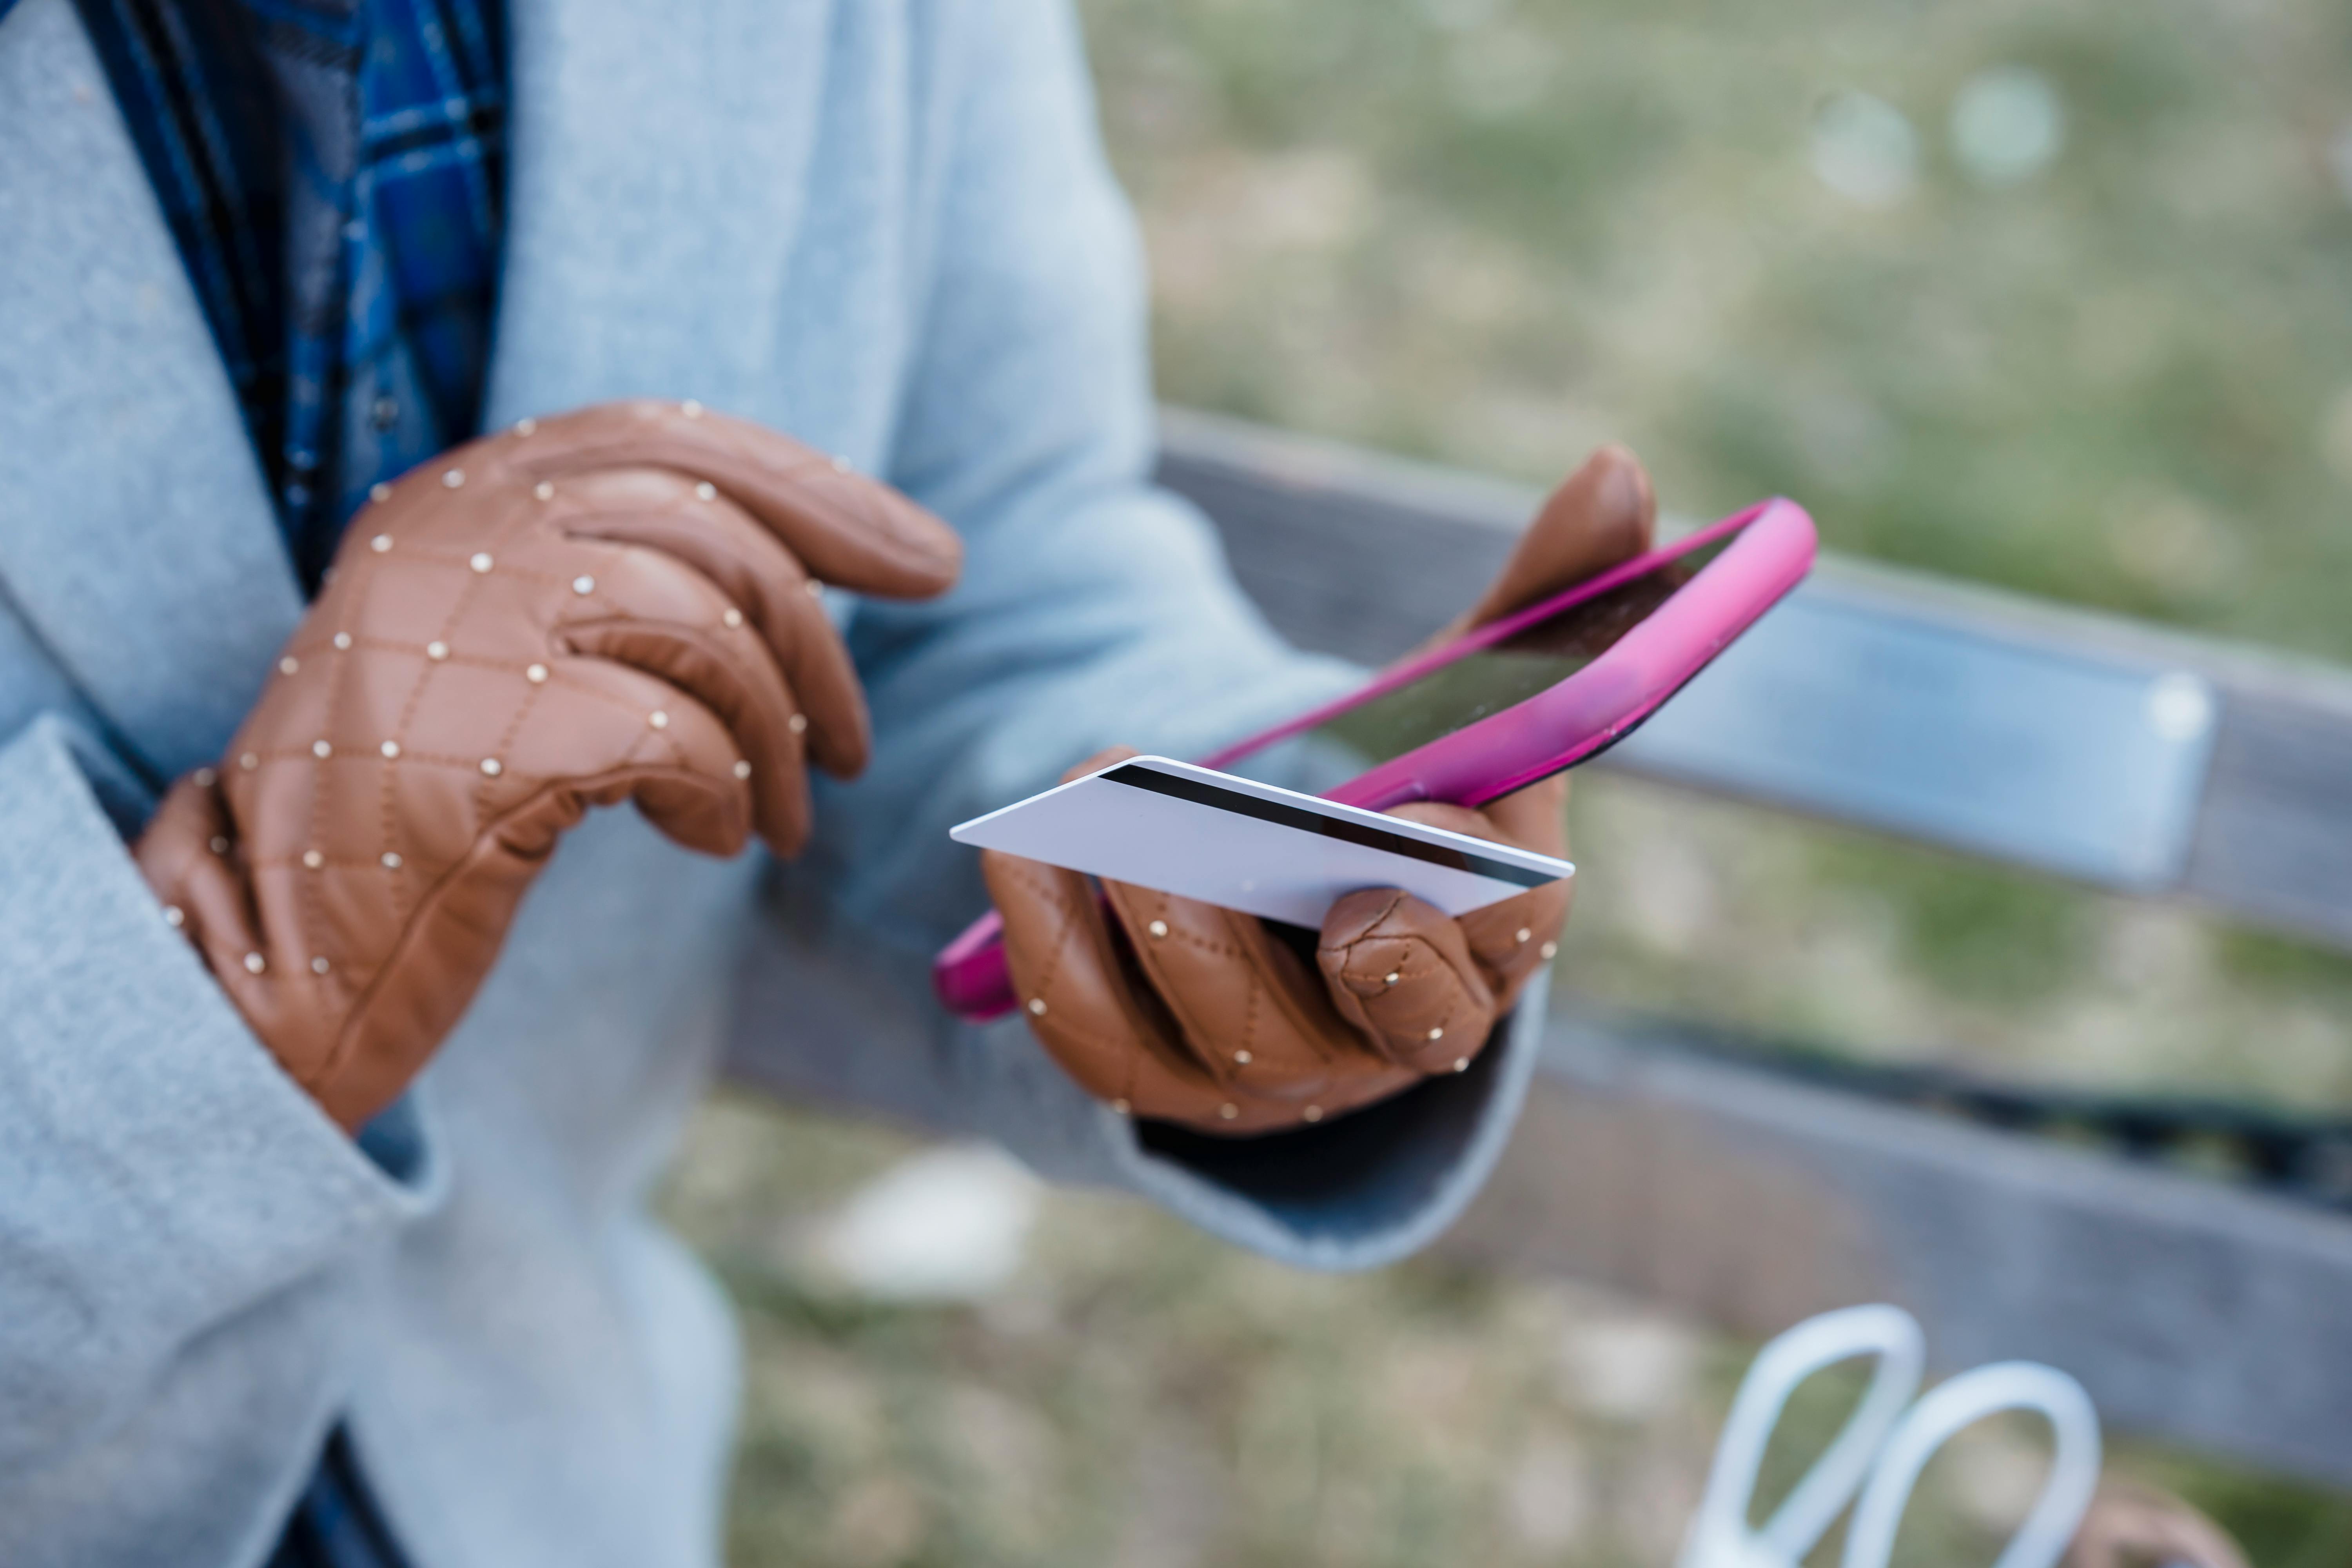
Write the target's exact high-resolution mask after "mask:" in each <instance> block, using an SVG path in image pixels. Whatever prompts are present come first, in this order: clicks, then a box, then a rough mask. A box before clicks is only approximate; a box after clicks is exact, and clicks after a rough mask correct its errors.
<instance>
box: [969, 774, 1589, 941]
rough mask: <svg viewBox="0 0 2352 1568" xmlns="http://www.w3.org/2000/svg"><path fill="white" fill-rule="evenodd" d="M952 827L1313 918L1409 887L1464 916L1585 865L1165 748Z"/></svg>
mask: <svg viewBox="0 0 2352 1568" xmlns="http://www.w3.org/2000/svg"><path fill="white" fill-rule="evenodd" d="M948 832H949V837H952V838H953V839H954V840H955V841H956V842H957V843H959V844H972V845H977V846H979V847H981V848H982V849H1002V850H1003V851H1005V852H1006V853H1007V854H1012V855H1021V856H1025V857H1026V858H1029V859H1032V860H1043V861H1045V863H1046V864H1047V865H1049V866H1064V867H1067V868H1069V869H1071V870H1073V871H1084V872H1086V873H1087V874H1088V875H1090V876H1096V877H1108V878H1109V879H1111V880H1113V881H1116V882H1132V883H1134V884H1135V885H1136V886H1138V887H1142V888H1154V889H1159V890H1160V891H1161V892H1164V893H1175V894H1178V895H1180V896H1181V897H1183V898H1188V899H1200V900H1204V901H1206V902H1208V903H1212V904H1222V905H1223V906H1224V907H1226V908H1227V909H1234V910H1246V911H1247V912H1248V913H1250V914H1254V915H1260V916H1263V917H1264V918H1265V919H1267V920H1275V921H1288V922H1290V923H1291V924H1293V925H1303V926H1309V927H1316V926H1320V925H1321V924H1322V923H1323V916H1324V914H1325V912H1326V911H1327V910H1329V909H1330V907H1331V903H1332V900H1335V899H1337V898H1339V896H1340V895H1341V894H1342V893H1349V892H1353V891H1355V890H1356V889H1359V888H1402V889H1404V890H1405V891H1407V892H1409V893H1412V894H1416V895H1418V896H1419V897H1421V898H1423V899H1425V900H1428V901H1429V902H1430V903H1432V904H1434V905H1436V906H1437V907H1438V908H1439V909H1441V910H1444V911H1445V912H1446V913H1447V914H1449V915H1459V914H1466V913H1468V912H1469V911H1470V910H1475V909H1483V908H1484V907H1485V906H1486V905H1488V904H1492V903H1496V902H1499V901H1500V900H1504V899H1507V898H1511V897H1513V896H1515V895H1517V894H1519V893H1524V892H1526V891H1527V890H1528V889H1530V888H1540V887H1542V886H1544V885H1545V884H1546V883H1548V882H1556V881H1558V880H1559V879H1561V878H1563V877H1572V876H1574V875H1575V874H1576V868H1575V867H1574V866H1571V865H1570V864H1569V863H1568V862H1567V861H1565V860H1555V859H1553V858H1551V857H1550V856H1549V855H1537V854H1534V853H1532V852H1530V851H1528V850H1525V849H1518V848H1514V847H1511V846H1509V845H1507V844H1496V843H1494V842H1493V841H1491V840H1489V839H1485V838H1473V837H1469V836H1468V835H1467V834H1462V833H1449V832H1447V831H1446V830H1445V829H1444V828H1442V827H1425V826H1422V825H1421V824H1420V823H1417V822H1407V821H1404V820H1403V819H1402V818H1400V817H1394V816H1381V814H1380V813H1379V812H1376V811H1365V810H1363V809H1362V808H1360V807H1359V806H1353V805H1337V804H1335V803H1333V802H1331V801H1328V800H1321V799H1318V798H1317V797H1316V796H1314V795H1300V794H1298V793H1297V792H1296V791H1294V790H1286V789H1276V788H1275V787H1274V786H1273V785H1271V784H1257V783H1255V782H1254V781H1252V780H1249V779H1241V778H1235V777H1234V776H1233V775H1232V774H1231V773H1217V772H1215V771H1214V770H1213V769H1210V768H1199V767H1194V766H1193V765H1192V763H1178V762H1171V761H1170V760H1169V759H1168V758H1166V757H1130V758H1129V759H1128V760H1127V761H1125V762H1123V763H1112V764H1111V765H1110V766H1108V767H1107V768H1105V769H1103V770H1102V771H1101V772H1099V773H1089V774H1087V776H1086V777H1085V778H1082V779H1073V780H1072V781H1071V782H1070V783H1068V784H1061V785H1058V786H1056V787H1055V788H1053V789H1049V790H1047V791H1046V792H1045V794H1043V795H1031V796H1030V797H1029V798H1028V799H1027V800H1024V801H1019V802H1016V803H1014V804H1013V805H1008V806H1005V807H1004V808H1003V809H1002V810H999V811H992V812H990V813H989V814H988V815H987V816H975V817H973V818H972V819H971V821H970V822H966V823H963V824H961V825H960V826H955V827H952V828H950V829H949V830H948Z"/></svg>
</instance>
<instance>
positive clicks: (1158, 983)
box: [981, 447, 1656, 1135]
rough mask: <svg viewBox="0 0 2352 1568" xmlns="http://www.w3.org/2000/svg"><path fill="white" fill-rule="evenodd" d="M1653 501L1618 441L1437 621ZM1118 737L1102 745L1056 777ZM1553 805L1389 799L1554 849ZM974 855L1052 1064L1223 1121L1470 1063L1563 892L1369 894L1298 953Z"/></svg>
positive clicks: (1236, 1128) (1119, 1100)
mask: <svg viewBox="0 0 2352 1568" xmlns="http://www.w3.org/2000/svg"><path fill="white" fill-rule="evenodd" d="M1655 510H1656V509H1655V504H1654V499H1653V497H1652V493H1651V488H1650V481H1649V479H1648V476H1647V475H1645V474H1644V473H1643V471H1642V468H1641V465H1640V464H1639V463H1638V462H1636V461H1635V460H1634V458H1633V455H1632V454H1631V453H1630V452H1627V451H1625V450H1624V449H1623V448H1622V447H1603V448H1602V449H1601V451H1599V452H1597V453H1595V454H1594V455H1593V457H1592V458H1591V459H1590V460H1589V461H1587V462H1586V463H1585V465H1584V466H1583V467H1582V468H1580V469H1578V470H1577V472H1576V473H1575V474H1573V475H1572V476H1570V479H1568V480H1567V482H1566V483H1564V484H1562V485H1561V486H1560V488H1559V489H1558V490H1556V491H1554V492H1553V494H1552V496H1551V498H1550V499H1549V500H1548V501H1546V502H1545V504H1544V507H1543V509H1542V510H1541V511H1540V512H1538V514H1537V517H1536V521H1535V522H1534V523H1533V524H1532V525H1530V527H1529V528H1528V531H1527V533H1526V534H1525V535H1524V536H1523V537H1522V538H1521V539H1520V541H1519V543H1518V546H1517V549H1516V550H1515V551H1514V552H1512V555H1511V558H1510V560H1509V561H1508V562H1507V563H1505V565H1504V567H1503V570H1502V572H1501V573H1500V574H1498V575H1497V576H1496V580H1495V583H1494V584H1493V585H1492V586H1490V587H1489V588H1488V589H1487V591H1486V594H1485V595H1483V596H1482V597H1481V598H1480V599H1479V601H1478V602H1477V604H1475V605H1473V606H1472V607H1471V609H1470V610H1468V611H1467V612H1465V614H1464V615H1463V616H1461V617H1460V618H1458V619H1457V620H1456V621H1455V622H1454V624H1453V625H1452V626H1448V627H1447V628H1446V629H1445V630H1444V632H1442V633H1440V634H1439V637H1440V638H1451V637H1457V636H1459V635H1461V634H1462V633H1463V632H1465V631H1467V630H1469V629H1471V628H1472V627H1474V626H1481V625H1484V624H1486V622H1489V621H1493V620H1496V619H1499V618H1500V617H1502V616H1507V615H1508V614H1510V613H1511V612H1512V611H1514V610H1516V609H1518V608H1519V607H1521V606H1522V605H1528V604H1532V603H1534V602H1535V601H1536V600H1538V599H1540V598H1543V597H1545V596H1547V595H1551V594H1555V593H1558V592H1559V590H1560V589H1562V588H1564V587H1566V586H1568V585H1569V584H1573V583H1577V582H1580V581H1582V580H1583V579H1584V578H1586V577H1589V576H1591V574H1594V573H1595V572H1598V571H1600V570H1601V569H1602V568H1604V567H1607V566H1610V565H1612V564H1614V563H1617V562H1619V561H1622V560H1624V559H1625V558H1626V557H1628V556H1631V555H1634V554H1638V553H1639V552H1642V551H1643V550H1645V549H1647V548H1649V543H1650V538H1651V531H1652V527H1653V524H1654V519H1655ZM1132 754H1133V752H1130V751H1129V750H1128V749H1127V748H1124V747H1121V748H1118V749H1116V750H1114V751H1112V752H1104V753H1102V754H1101V755H1098V756H1096V757H1093V758H1090V759H1088V760H1087V762H1085V763H1080V764H1079V765H1078V766H1077V767H1076V768H1074V769H1072V770H1071V772H1070V773H1069V775H1068V776H1070V777H1076V776H1079V775H1080V774H1083V773H1091V772H1093V771H1095V770H1096V769H1097V768H1100V767H1104V766H1107V765H1108V764H1109V763H1111V762H1113V761H1116V760H1117V759H1118V757H1120V756H1127V755H1132ZM1567 805H1568V781H1567V779H1566V778H1565V777H1558V778H1553V779H1549V780H1546V781H1544V782H1543V783H1541V784H1536V785H1533V786H1531V787H1529V788H1528V789H1525V790H1521V791H1519V792H1518V793H1517V794H1516V795H1507V796H1505V797H1504V798H1503V799H1501V800H1496V801H1490V802H1489V803H1487V805H1486V807H1485V808H1484V809H1483V810H1477V811H1473V810H1470V809H1468V808H1465V807H1463V806H1455V805H1435V804H1431V803H1417V804H1414V805H1402V806H1398V807H1396V808H1395V809H1394V810H1393V811H1392V812H1391V815H1392V816H1402V817H1407V818H1410V819H1411V820H1412V821H1416V822H1423V823H1427V824H1429V825H1430V826H1435V827H1445V828H1450V829H1453V830H1454V831H1455V832H1459V833H1467V834H1471V835H1473V836H1475V837H1482V838H1489V839H1494V840H1496V841H1498V842H1503V843H1508V844H1516V845H1518V846H1519V847H1523V848H1528V849H1533V850H1537V851H1538V852H1540V853H1543V854H1547V855H1555V856H1557V855H1564V854H1565V853H1566V852H1567V847H1568V846H1567V826H1566V821H1565V813H1566V810H1567ZM981 868H982V874H983V875H984V876H985V877H986V879H987V882H988V890H989V895H990V897H991V898H992V900H994V902H995V904H996V908H997V910H998V912H999V913H1000V914H1001V915H1002V916H1003V921H1004V939H1003V940H1004V952H1005V959H1006V963H1007V966H1008V967H1009V968H1010V970H1011V971H1012V975H1013V986H1014V990H1015V992H1016V994H1018V995H1019V996H1020V997H1021V999H1022V1004H1023V1006H1024V1008H1025V1010H1026V1013H1027V1016H1028V1019H1029V1025H1030V1027H1031V1028H1032V1029H1033V1030H1034V1032H1035V1034H1036V1036H1037V1038H1038V1040H1039V1041H1040V1042H1041V1043H1042V1044H1043V1045H1044V1046H1045V1049H1046V1051H1047V1052H1048V1053H1049V1054H1051V1055H1052V1056H1053V1058H1055V1061H1057V1062H1059V1063H1060V1064H1061V1065H1062V1067H1063V1068H1064V1069H1065V1070H1066V1071H1067V1072H1068V1073H1069V1074H1070V1076H1071V1077H1073V1078H1075V1079H1077V1081H1078V1082H1079V1083H1080V1084H1081V1085H1083V1086H1084V1087H1085V1088H1086V1089H1087V1090H1088V1091H1089V1092H1090V1093H1092V1094H1094V1095H1096V1096H1097V1098H1099V1099H1102V1100H1107V1101H1108V1102H1109V1103H1110V1105H1111V1106H1112V1107H1113V1108H1114V1109H1116V1110H1119V1111H1121V1112H1123V1113H1127V1114H1131V1115H1136V1116H1144V1117H1151V1118H1155V1119H1159V1120H1162V1121H1174V1122H1179V1123H1181V1124H1183V1125H1186V1126H1189V1127H1192V1128H1195V1129H1198V1130H1200V1131H1206V1132H1215V1133H1225V1134H1235V1135H1239V1134H1250V1133H1263V1132H1271V1131H1280V1130H1282V1129H1285V1128H1288V1127H1294V1126H1297V1125H1299V1124H1301V1123H1307V1122H1316V1121H1324V1120H1326V1119H1328V1118H1329V1117H1333V1116H1337V1115H1339V1114H1341V1113H1342V1112H1345V1111H1349V1110H1357V1109H1359V1108H1360V1107H1362V1106H1366V1105H1370V1104H1371V1103H1373V1102H1374V1101H1376V1100H1384V1099H1387V1098H1388V1097H1390V1096H1391V1095H1393V1094H1395V1093H1397V1092H1398V1091H1400V1090H1402V1089H1405V1088H1408V1087H1409V1086H1411V1085H1412V1084H1413V1083H1415V1082H1417V1081H1419V1080H1420V1079H1423V1078H1424V1077H1427V1076H1429V1075H1432V1074H1436V1073H1446V1072H1459V1071H1462V1070H1464V1069H1465V1068H1468V1067H1469V1065H1470V1063H1471V1062H1472V1061H1473V1060H1474V1059H1475V1058H1476V1056H1477V1054H1478V1052H1479V1051H1480V1049H1481V1048H1483V1047H1484V1046H1485V1044H1486V1037H1487V1035H1488V1033H1489V1032H1490V1031H1491V1029H1492V1027H1493V1025H1494V1022H1495V1020H1496V1018H1497V1017H1499V1016H1502V1015H1503V1014H1504V1013H1506V1012H1507V1011H1508V1010H1509V1008H1510V1006H1511V1004H1512V1002H1513V1001H1514V1000H1515V999H1516V998H1517V995H1518V993H1519V991H1520V989H1521V988H1522V987H1523V986H1524V985H1525V984H1527V982H1528V978H1529V977H1530V976H1531V975H1533V974H1534V973H1535V972H1536V971H1537V970H1538V969H1539V968H1540V967H1542V965H1543V963H1545V962H1546V961H1547V960H1549V958H1550V957H1551V955H1552V953H1553V952H1554V951H1555V945H1554V944H1555V943H1556V942H1557V940H1558V938H1559V931H1560V927H1561V925H1562V923H1563V922H1564V921H1566V919H1567V916H1568V907H1569V900H1570V886H1569V885H1568V884H1566V883H1555V884H1553V885H1551V886H1549V887H1545V888H1538V889H1534V890H1532V891H1529V892H1526V893H1522V894H1520V895H1519V896H1517V898H1513V899H1507V900H1504V901H1503V902H1501V903H1498V904H1493V905H1489V906H1488V907H1487V908H1486V909H1483V910H1475V911H1474V912H1472V913H1470V914H1467V915H1465V916H1463V917H1462V918H1460V919H1459V920H1455V919H1452V918H1449V917H1448V916H1446V915H1445V914H1444V913H1442V912H1441V911H1440V910H1437V909H1436V908H1434V907H1433V906H1432V905H1430V904H1427V903H1424V902H1423V900H1420V899H1417V898H1415V897H1413V896H1412V894H1410V893H1405V892H1401V891H1398V890H1396V889H1365V890H1361V891H1358V892H1353V893H1349V895H1347V896H1346V897H1345V898H1342V899H1340V900H1339V901H1338V902H1336V903H1334V904H1333V905H1332V906H1331V910H1330V912H1329V913H1328V915H1327V916H1326V917H1325V918H1324V921H1323V929H1322V931H1321V932H1320V933H1319V935H1318V940H1317V942H1316V943H1315V945H1314V947H1313V949H1312V951H1311V952H1309V951H1302V949H1303V946H1304V944H1303V943H1301V944H1299V945H1297V946H1294V945H1293V943H1292V942H1291V941H1290V940H1287V939H1286V936H1285V935H1284V934H1283V932H1282V931H1281V930H1279V929H1278V928H1276V927H1272V926H1269V925H1268V924H1266V923H1265V921H1260V920H1257V919H1255V918H1254V917H1252V916H1249V915H1245V914H1242V913H1239V912H1237V911H1235V910H1225V909H1220V908H1218V907H1216V906H1214V905H1212V904H1204V903H1202V902H1199V901H1197V900H1192V899H1180V898H1176V897H1174V896H1172V895H1171V894H1167V893H1160V892H1154V891H1152V890H1150V889H1144V888H1137V887H1131V886H1129V885H1127V884H1125V883H1120V882H1112V881H1108V880H1107V881H1104V882H1103V883H1101V889H1102V893H1103V897H1102V898H1101V899H1097V897H1096V896H1095V892H1094V890H1093V886H1092V885H1091V884H1090V883H1089V882H1088V880H1087V879H1086V878H1085V877H1082V876H1080V875H1079V874H1078V873H1076V872H1075V871H1067V870H1063V869H1061V868H1056V867H1052V866H1046V865H1044V864H1041V863H1039V862H1037V861H1034V860H1025V859H1023V858H1019V857H1017V856H1012V855H1005V854H1003V853H1000V852H996V851H990V852H988V853H986V854H984V855H983V856H982V858H981ZM1106 904H1107V905H1108V913H1106V910H1105V905H1106Z"/></svg>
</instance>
